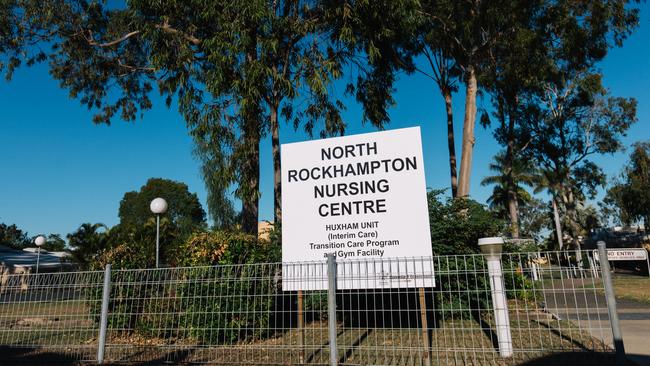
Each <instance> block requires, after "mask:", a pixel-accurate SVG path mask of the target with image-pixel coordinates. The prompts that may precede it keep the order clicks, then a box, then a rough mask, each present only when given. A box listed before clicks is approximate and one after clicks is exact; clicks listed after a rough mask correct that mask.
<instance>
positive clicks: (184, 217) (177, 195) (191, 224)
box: [118, 178, 205, 239]
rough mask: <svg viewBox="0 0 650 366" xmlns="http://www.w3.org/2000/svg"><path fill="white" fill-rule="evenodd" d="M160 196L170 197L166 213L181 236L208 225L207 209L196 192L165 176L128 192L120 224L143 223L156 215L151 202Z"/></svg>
mask: <svg viewBox="0 0 650 366" xmlns="http://www.w3.org/2000/svg"><path fill="white" fill-rule="evenodd" d="M157 197H162V198H164V199H165V201H167V206H168V208H167V212H165V213H164V214H163V215H164V217H166V218H167V219H168V220H170V221H171V222H172V223H173V224H174V226H176V227H177V228H178V230H179V236H180V237H181V238H183V239H184V238H185V237H187V236H188V235H189V234H191V233H192V232H193V231H195V230H199V229H204V228H205V212H204V211H203V208H202V207H201V203H200V202H199V198H198V196H197V195H196V193H190V192H189V189H188V187H187V185H186V184H185V183H181V182H176V181H173V180H169V179H162V178H149V179H148V180H147V183H146V184H145V185H143V186H142V187H140V190H139V191H137V192H136V191H132V192H126V193H125V194H124V197H123V198H122V200H121V201H120V210H119V213H118V216H119V218H120V224H123V225H136V226H137V225H143V224H144V223H145V222H147V221H148V220H149V219H150V218H151V217H152V216H154V214H153V213H152V212H151V209H150V207H149V205H150V204H151V201H152V200H153V199H154V198H157Z"/></svg>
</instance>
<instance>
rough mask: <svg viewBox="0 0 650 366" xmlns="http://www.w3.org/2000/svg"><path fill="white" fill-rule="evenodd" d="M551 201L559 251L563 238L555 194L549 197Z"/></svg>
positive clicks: (562, 245)
mask: <svg viewBox="0 0 650 366" xmlns="http://www.w3.org/2000/svg"><path fill="white" fill-rule="evenodd" d="M551 202H552V203H553V219H554V221H555V235H557V244H558V246H559V247H560V251H561V250H562V248H563V247H564V240H563V239H564V238H563V235H564V234H562V223H561V222H560V213H559V212H558V209H557V201H556V199H555V196H552V197H551Z"/></svg>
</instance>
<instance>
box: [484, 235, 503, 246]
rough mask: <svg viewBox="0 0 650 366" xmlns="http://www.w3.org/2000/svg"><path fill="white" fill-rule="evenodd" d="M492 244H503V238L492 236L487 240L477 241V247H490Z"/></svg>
mask: <svg viewBox="0 0 650 366" xmlns="http://www.w3.org/2000/svg"><path fill="white" fill-rule="evenodd" d="M492 244H503V238H502V237H500V236H492V237H489V238H479V239H478V245H492Z"/></svg>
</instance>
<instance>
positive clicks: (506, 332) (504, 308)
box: [478, 237, 512, 357]
mask: <svg viewBox="0 0 650 366" xmlns="http://www.w3.org/2000/svg"><path fill="white" fill-rule="evenodd" d="M478 245H479V248H481V251H482V252H483V254H484V255H485V259H486V261H487V265H488V274H489V276H490V288H491V290H492V304H493V306H494V320H495V323H496V333H497V338H498V343H499V354H500V355H501V357H510V356H512V335H511V332H510V316H509V315H508V302H507V300H506V293H505V285H504V283H503V271H502V269H501V250H502V247H503V239H502V238H499V237H493V238H481V239H479V240H478Z"/></svg>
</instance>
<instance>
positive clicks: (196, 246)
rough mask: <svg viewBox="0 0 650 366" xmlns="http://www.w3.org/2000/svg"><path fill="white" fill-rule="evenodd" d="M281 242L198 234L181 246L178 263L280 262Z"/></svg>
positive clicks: (234, 234)
mask: <svg viewBox="0 0 650 366" xmlns="http://www.w3.org/2000/svg"><path fill="white" fill-rule="evenodd" d="M279 255H280V245H279V244H278V243H277V242H273V241H271V242H267V241H258V239H257V238H256V237H254V236H252V235H249V234H244V233H238V232H228V231H208V232H197V233H195V234H193V235H192V236H191V237H189V238H188V239H187V240H186V241H185V242H184V243H183V244H181V245H180V246H179V247H178V253H177V255H176V257H177V258H178V260H179V261H178V264H179V265H182V266H209V265H219V264H246V263H249V264H250V263H263V262H275V261H279V260H280V257H279Z"/></svg>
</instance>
